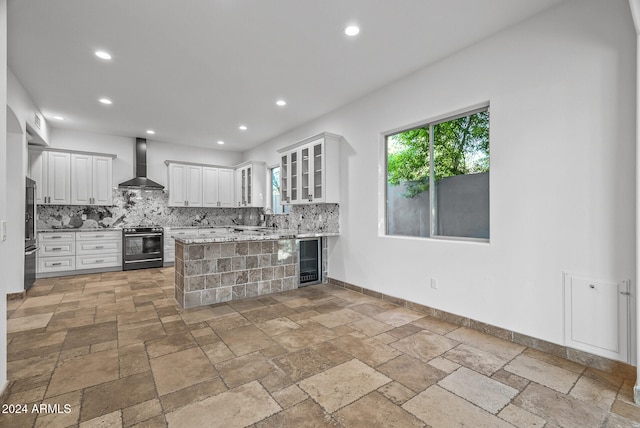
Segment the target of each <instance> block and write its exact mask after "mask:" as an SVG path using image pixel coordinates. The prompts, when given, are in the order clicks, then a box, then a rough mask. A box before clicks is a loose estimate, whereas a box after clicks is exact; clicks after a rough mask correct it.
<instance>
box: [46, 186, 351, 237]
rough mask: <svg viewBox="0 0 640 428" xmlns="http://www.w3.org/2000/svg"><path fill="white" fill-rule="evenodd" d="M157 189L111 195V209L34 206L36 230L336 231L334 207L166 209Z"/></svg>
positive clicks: (336, 209) (164, 198) (166, 198)
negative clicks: (262, 228)
mask: <svg viewBox="0 0 640 428" xmlns="http://www.w3.org/2000/svg"><path fill="white" fill-rule="evenodd" d="M168 201H169V194H168V193H167V192H165V191H163V190H124V189H115V190H114V191H113V206H81V205H38V208H37V223H36V228H37V230H46V229H58V228H68V229H79V228H84V229H88V228H91V229H93V228H100V227H104V228H108V227H127V226H152V225H159V226H169V227H187V226H201V227H208V226H227V225H234V224H237V225H248V226H257V225H263V224H264V225H266V226H270V227H277V228H287V229H295V230H301V229H304V230H317V231H324V232H338V231H339V215H340V209H339V206H338V204H316V205H301V206H292V208H291V212H289V213H288V214H278V215H272V214H267V215H265V216H264V220H263V221H262V220H261V215H262V213H263V209H262V208H194V207H190V208H183V207H169V206H168Z"/></svg>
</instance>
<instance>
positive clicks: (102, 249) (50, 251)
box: [36, 230, 122, 278]
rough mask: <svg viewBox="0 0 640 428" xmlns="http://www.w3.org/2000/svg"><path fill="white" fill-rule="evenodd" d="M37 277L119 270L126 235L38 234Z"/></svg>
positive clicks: (91, 232) (91, 233)
mask: <svg viewBox="0 0 640 428" xmlns="http://www.w3.org/2000/svg"><path fill="white" fill-rule="evenodd" d="M38 246H39V247H40V249H39V250H38V253H37V266H38V267H37V271H36V272H37V274H38V277H40V278H43V277H47V276H53V275H61V274H62V275H75V274H76V273H77V272H76V271H80V270H88V269H97V270H119V269H120V268H121V266H122V232H121V231H120V230H108V231H86V232H85V231H77V232H75V231H74V232H40V233H38Z"/></svg>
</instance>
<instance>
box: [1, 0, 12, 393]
mask: <svg viewBox="0 0 640 428" xmlns="http://www.w3.org/2000/svg"><path fill="white" fill-rule="evenodd" d="M0 40H2V41H3V42H1V43H0V171H2V173H0V220H5V219H6V218H7V217H6V216H7V211H6V206H7V203H8V202H9V200H8V197H7V176H6V173H5V171H6V170H7V164H8V163H7V113H6V111H7V110H6V109H7V42H6V40H7V1H6V0H0ZM8 250H9V246H8V245H7V243H6V241H5V242H2V241H0V272H6V271H7V270H9V269H11V265H8V264H7V256H8V254H9V251H8ZM7 286H8V284H7V282H5V281H0V392H2V391H3V390H4V388H5V387H6V384H7V298H6V296H7Z"/></svg>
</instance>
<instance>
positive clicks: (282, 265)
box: [175, 239, 298, 309]
mask: <svg viewBox="0 0 640 428" xmlns="http://www.w3.org/2000/svg"><path fill="white" fill-rule="evenodd" d="M175 272H176V273H175V297H176V300H177V301H178V304H180V306H182V307H183V308H185V309H187V308H195V307H197V306H203V305H210V304H213V303H220V302H227V301H229V300H235V299H242V298H244V297H256V296H261V295H263V294H270V293H278V292H281V291H287V290H293V289H295V288H298V252H297V245H296V240H295V239H281V240H261V241H241V242H218V243H197V244H185V243H182V242H177V241H176V255H175Z"/></svg>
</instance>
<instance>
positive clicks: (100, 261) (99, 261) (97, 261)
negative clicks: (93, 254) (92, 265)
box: [96, 259, 104, 263]
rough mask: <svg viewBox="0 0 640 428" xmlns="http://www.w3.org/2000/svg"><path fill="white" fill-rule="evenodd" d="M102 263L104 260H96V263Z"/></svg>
mask: <svg viewBox="0 0 640 428" xmlns="http://www.w3.org/2000/svg"><path fill="white" fill-rule="evenodd" d="M102 262H104V259H100V260H96V263H102Z"/></svg>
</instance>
